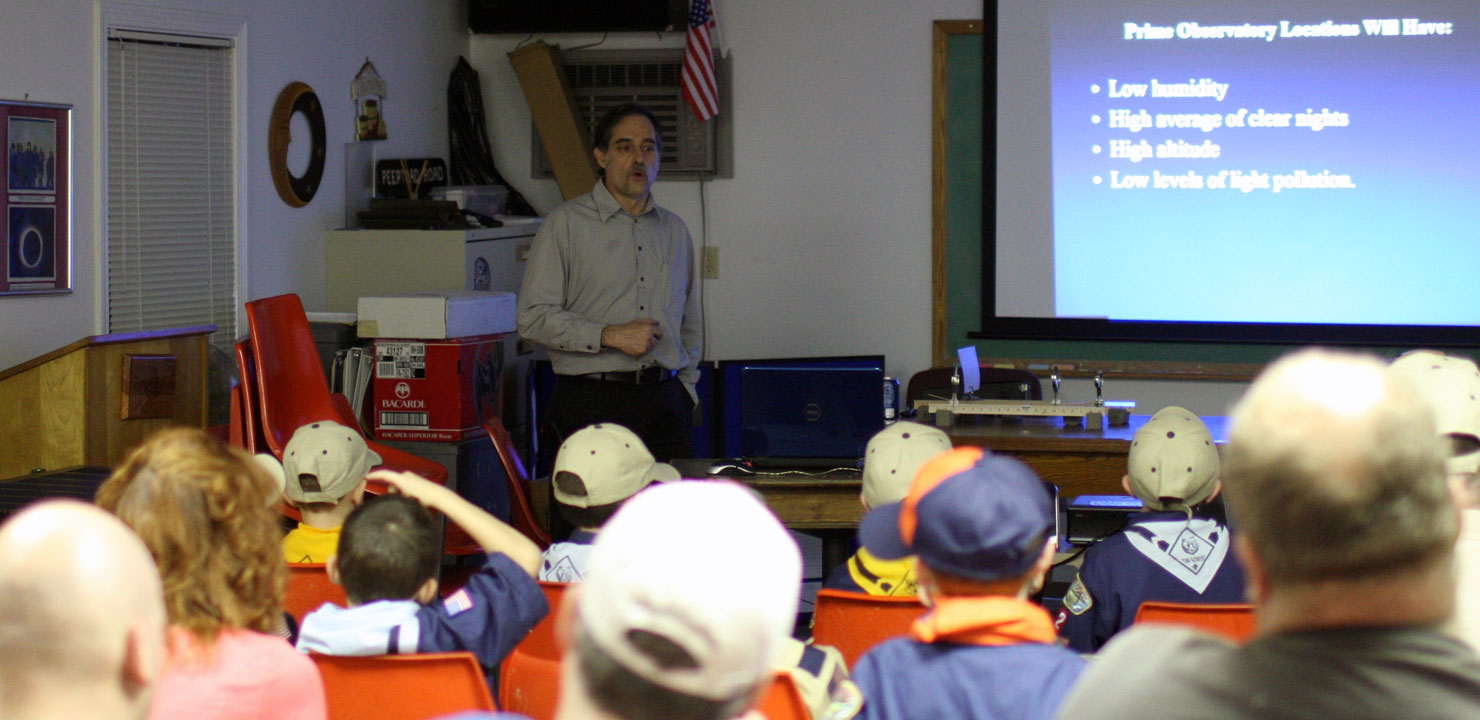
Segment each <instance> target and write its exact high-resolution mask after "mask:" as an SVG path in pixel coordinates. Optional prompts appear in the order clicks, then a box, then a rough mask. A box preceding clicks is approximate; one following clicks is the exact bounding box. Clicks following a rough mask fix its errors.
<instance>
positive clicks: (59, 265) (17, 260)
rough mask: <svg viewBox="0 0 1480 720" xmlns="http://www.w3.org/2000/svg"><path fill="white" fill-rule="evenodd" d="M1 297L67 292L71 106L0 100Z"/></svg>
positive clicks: (69, 276)
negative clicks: (0, 138)
mask: <svg viewBox="0 0 1480 720" xmlns="http://www.w3.org/2000/svg"><path fill="white" fill-rule="evenodd" d="M0 133H3V135H4V138H5V150H6V151H5V155H4V159H3V163H4V166H3V169H0V177H3V178H4V180H5V192H4V196H3V200H0V218H3V220H4V223H5V224H4V227H5V272H4V273H0V295H20V294H35V293H67V292H72V222H71V220H72V177H71V170H72V106H71V105H51V104H44V103H31V102H17V101H9V100H0Z"/></svg>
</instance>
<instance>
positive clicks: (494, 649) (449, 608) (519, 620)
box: [298, 553, 550, 684]
mask: <svg viewBox="0 0 1480 720" xmlns="http://www.w3.org/2000/svg"><path fill="white" fill-rule="evenodd" d="M549 612H550V604H549V602H548V601H546V600H545V593H544V592H542V591H541V590H540V586H539V583H536V582H535V581H534V578H532V577H530V576H529V573H527V572H525V571H524V568H521V567H519V565H518V564H516V563H515V562H514V561H513V560H511V559H509V557H508V556H507V555H504V554H503V553H493V554H490V555H489V556H488V558H487V559H486V560H485V561H484V563H483V567H482V568H480V569H479V570H478V572H477V573H476V574H474V575H473V576H472V577H471V578H469V579H468V584H467V585H464V586H463V587H462V588H461V589H460V590H458V591H457V592H455V593H453V594H451V595H449V596H447V597H446V598H444V599H443V600H442V601H441V602H434V603H432V604H430V605H422V604H420V603H418V602H416V601H414V600H378V601H376V602H370V603H365V604H364V605H357V606H355V607H352V608H342V607H339V606H338V605H334V604H331V603H325V604H324V605H323V606H322V607H320V608H319V609H317V610H314V611H313V612H311V613H309V614H308V615H306V616H304V618H303V627H302V628H301V629H300V630H299V632H298V649H299V650H300V651H303V652H310V651H312V652H317V653H323V654H325V655H384V654H397V653H417V652H452V651H458V650H466V651H468V652H471V653H473V654H474V655H476V656H477V657H478V663H479V664H480V665H482V666H483V672H484V674H486V675H487V676H488V680H489V683H490V684H492V683H493V682H494V681H495V680H496V679H497V678H498V672H497V670H498V664H499V663H500V662H502V661H503V659H504V656H506V655H508V654H509V651H511V650H513V649H514V646H515V645H517V644H518V643H519V641H520V640H523V639H524V636H525V635H526V634H528V633H529V630H530V629H531V628H533V627H534V626H535V624H536V623H538V622H539V621H540V619H541V618H543V617H545V615H548V614H549Z"/></svg>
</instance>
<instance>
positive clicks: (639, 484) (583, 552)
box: [539, 423, 679, 582]
mask: <svg viewBox="0 0 1480 720" xmlns="http://www.w3.org/2000/svg"><path fill="white" fill-rule="evenodd" d="M678 478H679V473H678V470H675V469H674V468H673V466H672V465H668V464H666V463H660V462H657V461H656V460H654V459H653V454H652V453H650V452H648V449H647V446H646V445H644V444H643V443H642V439H641V438H639V437H637V433H634V432H632V431H631V430H628V429H627V428H625V427H622V426H621V425H617V424H616V423H597V424H595V425H589V426H587V427H584V428H581V429H580V430H577V431H576V432H575V433H572V434H571V436H570V437H568V438H566V439H565V442H563V443H561V444H560V452H559V453H557V454H556V455H555V468H554V472H553V473H552V474H551V476H550V484H551V486H552V487H553V491H554V492H553V494H554V496H555V507H556V508H558V509H559V511H560V514H561V515H562V516H563V517H564V518H565V521H566V522H568V523H570V524H571V525H572V526H574V527H575V528H576V530H575V532H573V533H571V536H570V538H569V539H568V540H567V541H565V542H558V543H555V544H553V545H551V546H550V547H549V548H547V549H546V550H545V555H544V560H543V562H542V563H541V564H540V578H539V579H541V580H550V581H554V582H580V581H581V579H582V578H583V577H585V573H586V559H587V557H589V556H590V554H591V543H592V542H594V541H595V540H596V533H597V531H598V530H600V529H601V526H602V525H605V524H606V521H607V520H608V519H609V518H611V516H612V514H613V513H615V512H616V511H617V508H619V507H621V506H622V503H623V502H626V500H627V498H630V497H632V496H633V495H636V494H637V493H638V491H640V490H642V489H643V488H645V487H647V486H648V485H651V484H653V483H655V482H667V481H670V480H677V479H678Z"/></svg>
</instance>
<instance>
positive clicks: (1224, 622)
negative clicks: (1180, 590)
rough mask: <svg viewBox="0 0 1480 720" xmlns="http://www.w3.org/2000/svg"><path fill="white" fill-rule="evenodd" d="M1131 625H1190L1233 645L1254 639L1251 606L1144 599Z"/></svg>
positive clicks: (1252, 610) (1252, 609)
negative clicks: (1225, 639)
mask: <svg viewBox="0 0 1480 720" xmlns="http://www.w3.org/2000/svg"><path fill="white" fill-rule="evenodd" d="M1135 622H1137V623H1143V622H1159V623H1170V624H1173V625H1191V626H1193V627H1196V628H1200V629H1202V630H1206V631H1208V632H1211V633H1214V634H1217V635H1222V636H1224V637H1226V638H1228V639H1230V640H1233V641H1235V642H1244V641H1245V640H1248V639H1249V638H1251V637H1253V636H1254V608H1253V606H1252V605H1243V604H1226V605H1201V604H1196V603H1173V602H1158V601H1155V600H1147V601H1146V602H1143V603H1141V607H1140V608H1138V609H1137V610H1136V620H1135Z"/></svg>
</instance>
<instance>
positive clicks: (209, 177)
mask: <svg viewBox="0 0 1480 720" xmlns="http://www.w3.org/2000/svg"><path fill="white" fill-rule="evenodd" d="M232 52H233V50H232V48H231V47H230V44H229V43H224V42H223V41H220V40H216V39H210V38H201V39H193V38H184V37H176V36H161V35H145V34H142V33H134V34H124V33H116V32H115V33H110V37H109V39H108V78H107V89H106V93H107V107H108V116H107V124H108V127H107V132H106V137H107V143H108V147H107V157H108V179H107V194H108V200H107V204H108V225H107V231H106V232H107V255H108V257H107V267H108V331H109V332H114V333H118V332H134V331H139V330H158V329H163V328H173V327H186V326H190V325H203V324H207V323H214V324H216V325H217V326H218V328H219V329H218V331H217V333H216V335H215V336H213V338H212V340H213V342H215V343H216V344H217V345H220V346H222V347H226V346H227V345H228V344H229V343H230V342H231V341H232V340H233V339H234V338H235V336H236V306H237V287H236V285H237V266H236V259H237V248H236V187H235V182H236V180H235V179H236V168H235V158H234V149H233V141H232V139H233V137H234V135H235V128H234V126H233V123H234V118H235V113H234V110H233V107H232V102H233V100H232V99H233V96H234V89H233V87H232Z"/></svg>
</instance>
